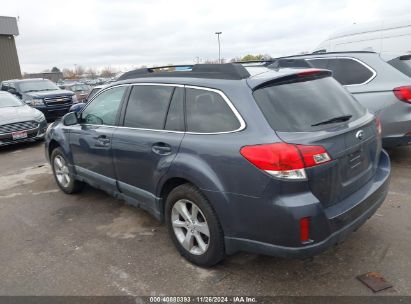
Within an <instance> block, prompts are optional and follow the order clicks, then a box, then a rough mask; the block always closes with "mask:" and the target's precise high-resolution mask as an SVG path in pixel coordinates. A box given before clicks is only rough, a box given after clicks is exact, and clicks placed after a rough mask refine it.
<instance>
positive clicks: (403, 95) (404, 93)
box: [393, 86, 411, 103]
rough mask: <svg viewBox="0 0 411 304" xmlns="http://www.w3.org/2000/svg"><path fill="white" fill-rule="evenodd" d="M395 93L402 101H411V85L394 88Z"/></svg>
mask: <svg viewBox="0 0 411 304" xmlns="http://www.w3.org/2000/svg"><path fill="white" fill-rule="evenodd" d="M393 91H394V95H395V96H396V97H397V98H398V99H399V100H401V101H403V102H406V103H411V86H406V87H398V88H395V89H394V90H393Z"/></svg>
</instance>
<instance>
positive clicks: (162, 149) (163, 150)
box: [151, 142, 171, 155]
mask: <svg viewBox="0 0 411 304" xmlns="http://www.w3.org/2000/svg"><path fill="white" fill-rule="evenodd" d="M151 151H153V152H154V153H156V154H159V155H167V154H170V153H171V146H170V145H168V144H166V143H162V142H160V143H155V144H154V145H153V146H152V147H151Z"/></svg>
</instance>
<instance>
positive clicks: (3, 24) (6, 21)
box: [0, 16, 19, 36]
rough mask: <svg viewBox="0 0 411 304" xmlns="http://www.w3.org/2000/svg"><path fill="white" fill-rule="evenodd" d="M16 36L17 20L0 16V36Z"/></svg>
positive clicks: (17, 31) (17, 30)
mask: <svg viewBox="0 0 411 304" xmlns="http://www.w3.org/2000/svg"><path fill="white" fill-rule="evenodd" d="M18 34H19V28H18V26H17V19H16V18H15V17H5V16H0V35H14V36H17V35H18Z"/></svg>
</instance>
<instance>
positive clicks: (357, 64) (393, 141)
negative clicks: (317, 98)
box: [270, 51, 411, 148]
mask: <svg viewBox="0 0 411 304" xmlns="http://www.w3.org/2000/svg"><path fill="white" fill-rule="evenodd" d="M270 67H271V68H274V69H281V68H290V67H291V68H293V67H295V68H300V67H314V68H321V69H328V70H331V71H332V72H333V77H334V78H335V79H336V80H338V81H339V82H340V83H341V84H342V85H344V86H345V88H346V89H347V90H348V91H349V92H350V93H351V94H353V96H354V97H355V98H356V99H357V100H358V101H359V102H360V103H361V104H362V105H363V106H365V107H366V108H368V109H369V110H370V111H371V112H372V113H374V114H376V115H377V116H379V117H380V119H381V125H382V139H383V146H384V147H386V148H389V147H396V146H401V145H407V144H411V78H410V77H409V76H408V75H407V74H406V73H404V72H402V71H401V70H400V69H398V68H396V67H395V66H394V65H392V64H391V63H390V64H389V63H387V62H385V61H384V60H383V58H381V56H380V55H379V54H377V53H374V52H365V51H362V52H360V51H358V52H335V53H315V54H309V55H301V56H290V57H282V58H276V59H275V60H274V62H273V63H272V64H271V65H270Z"/></svg>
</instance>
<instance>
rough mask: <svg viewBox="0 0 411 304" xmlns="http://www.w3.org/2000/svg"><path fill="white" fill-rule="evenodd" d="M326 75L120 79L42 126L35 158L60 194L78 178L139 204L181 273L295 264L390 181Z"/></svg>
mask: <svg viewBox="0 0 411 304" xmlns="http://www.w3.org/2000/svg"><path fill="white" fill-rule="evenodd" d="M330 76H331V73H330V72H329V71H325V70H313V69H307V70H296V69H281V71H275V70H270V69H267V68H264V67H259V68H250V69H246V68H244V67H243V66H242V65H239V64H221V65H218V64H216V65H208V64H204V65H203V64H199V65H194V66H192V67H191V71H176V72H161V71H158V70H156V69H142V70H138V71H133V72H129V73H126V74H124V75H123V76H122V80H123V81H120V82H117V83H114V84H112V85H110V86H108V87H106V88H104V89H102V91H100V92H99V93H98V94H97V95H96V96H95V97H94V98H93V99H92V100H91V101H90V102H89V103H88V104H87V105H86V106H85V107H84V108H83V109H82V111H81V112H80V113H74V112H73V113H69V114H67V115H66V116H65V117H64V118H63V119H62V120H61V121H58V122H56V123H54V124H53V125H52V126H51V127H50V128H49V130H48V132H47V134H46V144H45V153H46V157H47V158H48V160H49V161H50V163H51V166H52V169H53V173H54V176H55V179H56V182H57V184H58V186H59V187H60V188H61V190H62V191H64V192H66V193H69V194H70V193H75V192H78V191H80V190H81V189H82V187H83V185H84V183H85V182H86V183H88V184H90V185H92V186H94V187H97V188H101V189H104V190H105V191H107V192H108V193H110V194H112V195H114V196H115V197H118V198H122V199H124V200H126V201H127V202H128V203H130V204H132V205H136V206H140V207H142V208H144V209H145V210H147V211H148V212H150V213H151V214H152V215H153V216H155V217H156V218H157V219H159V220H165V222H166V225H167V226H168V229H169V232H170V236H171V238H172V240H173V242H174V244H175V246H176V247H177V249H178V250H179V252H180V253H181V254H182V255H183V256H184V257H185V258H187V259H188V260H189V261H191V262H193V263H195V264H198V265H203V266H210V265H213V264H215V263H218V262H219V261H221V259H223V257H224V255H225V254H233V253H235V252H237V251H251V252H257V253H261V254H268V255H274V256H279V257H288V258H291V257H292V258H297V257H298V258H304V257H309V256H312V255H315V254H318V253H320V252H322V251H324V250H326V249H327V248H328V247H330V246H331V245H333V244H336V243H338V242H340V241H342V240H343V239H344V238H345V237H346V236H347V235H348V234H349V233H350V232H352V231H354V230H356V229H357V228H359V227H360V226H361V225H362V224H363V223H364V222H365V221H366V220H367V219H368V218H369V217H371V216H372V215H373V214H374V212H375V211H376V210H377V208H378V207H379V206H380V205H381V204H382V202H383V201H384V199H385V197H386V195H387V191H388V185H389V177H390V160H389V157H388V155H387V153H386V152H385V151H383V150H382V149H381V135H380V124H379V122H378V120H376V118H375V117H374V116H373V115H372V114H370V113H369V112H368V111H367V110H366V109H364V108H363V107H362V106H361V105H360V104H359V103H358V102H357V101H356V100H355V99H354V98H353V97H352V96H351V95H350V94H348V92H347V91H346V90H345V89H344V88H343V87H342V86H341V85H339V84H338V82H337V81H336V80H335V79H333V78H332V77H330Z"/></svg>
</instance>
